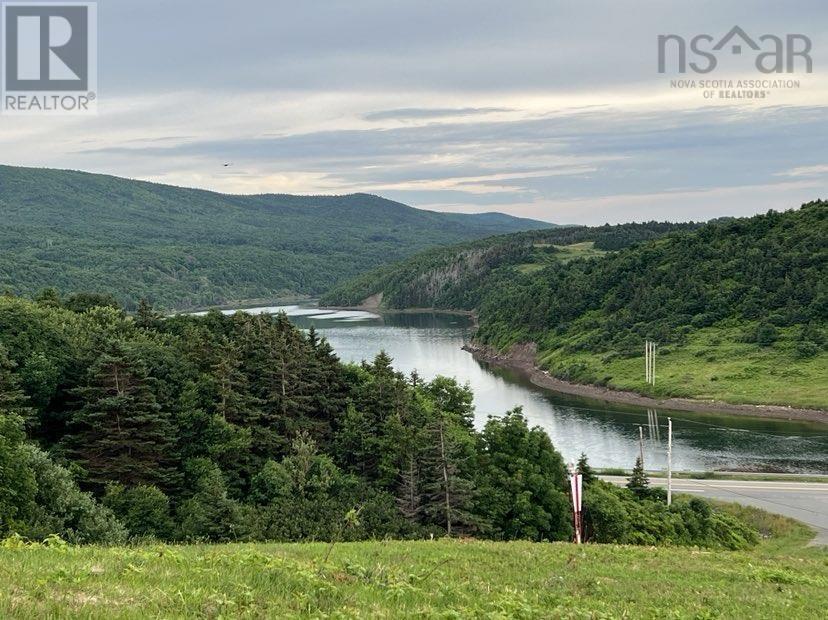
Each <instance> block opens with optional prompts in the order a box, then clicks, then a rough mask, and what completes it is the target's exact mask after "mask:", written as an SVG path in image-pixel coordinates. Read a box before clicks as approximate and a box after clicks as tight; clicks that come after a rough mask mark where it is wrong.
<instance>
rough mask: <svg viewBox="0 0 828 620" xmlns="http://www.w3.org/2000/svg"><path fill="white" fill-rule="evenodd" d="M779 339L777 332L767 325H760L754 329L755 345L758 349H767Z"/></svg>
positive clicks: (774, 328)
mask: <svg viewBox="0 0 828 620" xmlns="http://www.w3.org/2000/svg"><path fill="white" fill-rule="evenodd" d="M778 337H779V330H777V329H776V327H774V326H773V325H771V324H769V323H762V324H761V325H759V327H757V328H756V344H758V345H759V346H760V347H769V346H771V345H772V344H773V343H774V342H776V339H777V338H778Z"/></svg>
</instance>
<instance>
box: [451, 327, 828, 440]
mask: <svg viewBox="0 0 828 620" xmlns="http://www.w3.org/2000/svg"><path fill="white" fill-rule="evenodd" d="M463 348H464V349H465V350H466V351H468V352H470V353H471V354H472V355H473V356H474V358H475V359H477V360H480V361H483V362H487V363H489V364H493V365H496V366H501V367H503V368H508V369H510V370H514V371H516V372H518V373H520V374H522V375H523V376H525V377H526V378H527V379H529V381H531V382H532V383H533V384H535V385H537V386H538V387H541V388H544V389H547V390H552V391H555V392H560V393H562V394H570V395H573V396H583V397H585V398H591V399H595V400H601V401H604V402H614V403H623V404H627V405H636V406H639V407H648V408H653V409H672V410H675V411H693V412H699V413H728V414H733V415H743V416H753V417H762V418H776V419H781V420H802V421H810V422H819V423H822V424H826V425H828V411H824V410H819V409H805V408H797V407H785V406H781V405H751V404H733V403H727V402H722V401H717V400H709V401H708V400H696V399H692V398H663V399H661V398H653V397H650V396H644V395H642V394H638V393H636V392H629V391H623V390H616V389H612V388H607V387H602V386H598V385H589V384H582V383H572V382H569V381H564V380H563V379H559V378H557V377H554V376H552V375H551V374H549V372H547V371H545V370H541V369H540V368H538V367H537V366H536V365H535V355H536V353H537V348H536V346H535V345H534V343H528V344H523V345H515V346H513V347H512V348H511V349H510V350H509V351H508V352H507V353H500V352H497V351H494V350H492V349H490V348H488V347H482V346H478V345H467V346H465V347H463Z"/></svg>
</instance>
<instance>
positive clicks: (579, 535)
mask: <svg viewBox="0 0 828 620" xmlns="http://www.w3.org/2000/svg"><path fill="white" fill-rule="evenodd" d="M569 491H570V496H571V497H572V524H573V525H574V526H575V543H576V544H578V545H580V544H581V542H582V541H583V525H584V523H583V519H582V515H581V507H582V499H583V492H584V485H583V476H581V474H580V473H579V472H578V470H577V468H576V467H575V463H570V464H569Z"/></svg>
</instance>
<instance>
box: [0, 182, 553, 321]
mask: <svg viewBox="0 0 828 620" xmlns="http://www.w3.org/2000/svg"><path fill="white" fill-rule="evenodd" d="M0 217H1V218H2V222H3V225H2V226H0V292H3V291H4V290H9V291H11V292H14V293H16V294H24V295H34V294H36V293H37V292H38V291H40V290H41V289H43V288H46V287H56V288H59V289H61V290H62V291H64V292H67V293H73V292H85V291H97V292H101V293H107V294H111V295H114V296H115V297H116V298H117V299H118V301H119V302H120V303H122V304H125V305H126V306H127V307H128V308H129V309H130V310H134V309H135V308H136V307H137V304H138V300H139V299H141V298H145V299H148V300H150V301H151V302H153V303H154V304H155V305H156V306H159V307H165V308H168V309H182V308H192V307H196V306H198V307H202V306H210V305H218V304H223V303H227V302H235V301H239V300H249V299H277V298H280V297H284V296H287V295H296V294H305V295H316V294H320V293H322V292H323V291H325V290H327V289H329V288H330V287H332V286H334V285H336V284H338V283H339V282H342V281H344V280H346V279H348V278H352V277H354V276H356V275H358V274H361V273H364V272H365V271H367V270H369V269H372V268H374V267H377V266H378V265H382V264H384V263H386V262H387V261H389V260H390V261H394V260H399V259H402V258H404V257H406V256H410V255H411V254H413V253H415V252H418V251H422V250H424V249H426V248H430V247H434V246H438V245H446V244H450V243H457V242H459V241H465V240H467V239H476V238H480V237H486V236H489V235H493V234H498V233H504V232H513V231H518V230H527V229H532V228H548V227H549V226H552V225H551V224H547V223H544V222H538V221H534V220H527V219H520V218H514V217H510V216H507V215H503V214H498V213H488V214H473V215H466V214H454V213H436V212H431V211H423V210H419V209H414V208H412V207H409V206H406V205H404V204H401V203H398V202H394V201H391V200H386V199H384V198H380V197H379V196H371V195H368V194H353V195H348V196H287V195H259V196H233V195H226V194H218V193H215V192H208V191H202V190H195V189H186V188H180V187H172V186H168V185H157V184H153V183H145V182H140V181H132V180H128V179H120V178H116V177H110V176H102V175H93V174H86V173H82V172H72V171H65V170H48V169H33V168H15V167H10V166H0Z"/></svg>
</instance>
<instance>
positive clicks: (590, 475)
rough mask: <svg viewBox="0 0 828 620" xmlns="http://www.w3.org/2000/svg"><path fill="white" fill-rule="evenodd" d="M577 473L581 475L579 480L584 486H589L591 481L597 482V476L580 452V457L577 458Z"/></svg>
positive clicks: (584, 455) (585, 456) (583, 454)
mask: <svg viewBox="0 0 828 620" xmlns="http://www.w3.org/2000/svg"><path fill="white" fill-rule="evenodd" d="M577 467H578V473H579V474H581V480H582V481H583V483H584V485H587V484H589V483H590V482H592V481H593V480H597V479H598V476H596V475H595V472H594V471H593V469H592V467H591V466H590V464H589V462H588V461H587V455H586V454H585V453H583V452H581V456H580V457H579V458H578V465H577Z"/></svg>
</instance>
